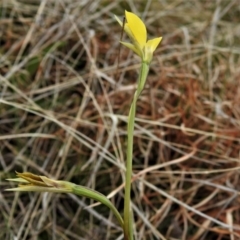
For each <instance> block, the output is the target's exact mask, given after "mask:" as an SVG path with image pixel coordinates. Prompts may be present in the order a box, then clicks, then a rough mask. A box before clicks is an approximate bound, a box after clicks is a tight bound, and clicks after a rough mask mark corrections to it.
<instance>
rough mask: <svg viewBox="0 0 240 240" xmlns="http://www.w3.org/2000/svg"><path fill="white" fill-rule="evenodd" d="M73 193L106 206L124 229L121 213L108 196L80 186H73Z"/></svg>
mask: <svg viewBox="0 0 240 240" xmlns="http://www.w3.org/2000/svg"><path fill="white" fill-rule="evenodd" d="M72 193H74V194H76V195H79V196H83V197H87V198H91V199H93V200H96V201H98V202H100V203H102V204H104V205H105V206H107V207H108V208H110V210H111V211H112V212H113V214H114V215H115V217H116V218H117V220H118V222H119V224H120V226H121V227H122V228H124V224H123V219H122V217H121V215H120V213H119V212H118V210H117V209H116V208H115V207H114V205H113V204H112V203H111V201H110V200H109V199H108V198H107V197H106V196H104V195H103V194H101V193H99V192H97V191H94V190H92V189H90V188H87V187H83V186H79V185H74V186H73V188H72Z"/></svg>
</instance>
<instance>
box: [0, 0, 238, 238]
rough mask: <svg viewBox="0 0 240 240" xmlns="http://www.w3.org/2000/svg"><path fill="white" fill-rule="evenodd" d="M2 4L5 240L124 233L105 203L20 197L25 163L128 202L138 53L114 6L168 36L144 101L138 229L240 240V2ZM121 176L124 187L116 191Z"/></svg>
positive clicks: (137, 151)
mask: <svg viewBox="0 0 240 240" xmlns="http://www.w3.org/2000/svg"><path fill="white" fill-rule="evenodd" d="M144 2H145V1H132V0H126V1H120V0H119V1H103V0H102V1H101V0H98V1H95V0H92V1H87V0H86V1H85V0H81V1H79V0H60V1H56V0H43V1H38V0H21V1H8V0H2V1H1V3H0V4H1V5H0V16H1V18H0V35H1V39H0V41H1V42H0V54H1V55H0V74H1V75H0V142H1V144H0V170H1V171H0V174H1V175H0V177H1V183H0V186H1V192H0V203H1V204H0V229H1V231H0V239H21V240H25V239H39V240H40V239H53V240H54V239H103V240H105V239H114V240H115V239H118V240H120V239H123V236H122V232H121V229H120V228H119V227H118V225H117V224H116V220H115V219H114V217H113V216H112V214H111V213H110V212H109V211H108V209H106V208H105V207H104V206H97V207H95V208H87V209H84V207H85V206H88V205H89V204H90V203H92V202H91V201H89V200H88V199H81V198H78V197H76V196H72V195H69V196H68V195H63V194H62V195H53V194H36V193H22V194H17V193H11V192H4V191H3V190H4V189H5V188H7V187H9V183H7V182H6V181H5V180H4V179H6V178H9V177H12V176H13V175H14V171H32V172H34V173H36V174H40V175H46V176H51V177H54V178H57V179H66V180H69V181H72V182H75V183H77V184H81V185H85V186H88V187H91V188H94V189H96V190H98V191H100V192H102V193H104V194H110V193H111V195H112V201H113V202H114V203H115V204H116V206H117V207H118V208H119V209H120V211H122V209H123V190H122V187H121V186H120V185H121V184H122V181H123V176H124V160H125V149H126V117H127V114H128V109H129V105H130V102H131V99H132V96H133V92H134V89H135V87H136V79H137V72H138V67H139V59H138V58H137V57H136V56H134V55H133V54H132V53H131V52H129V51H128V50H127V49H126V48H122V53H121V61H120V69H119V77H117V76H116V66H117V54H118V46H119V43H118V41H119V36H120V31H121V30H120V29H119V26H118V24H117V23H116V22H115V20H114V18H113V14H117V15H118V16H122V15H123V13H124V9H127V10H131V11H133V12H134V13H136V14H138V15H140V16H142V18H143V19H146V25H147V26H148V29H149V32H150V33H151V37H157V36H163V42H162V44H161V46H160V47H159V48H158V50H157V51H156V54H155V58H154V61H153V63H152V67H151V72H150V76H149V78H148V83H147V86H146V89H145V91H144V92H143V94H142V96H141V99H140V100H139V103H138V109H137V121H136V131H135V143H134V166H133V168H134V174H135V177H134V178H133V181H134V182H133V192H132V196H133V209H134V215H135V221H136V225H135V229H136V231H135V238H136V239H139V240H140V239H146V240H151V239H179V240H185V239H186V240H204V239H218V240H224V239H231V240H236V239H240V224H239V223H240V209H239V208H240V207H239V206H240V198H239V192H238V191H239V182H240V178H239V169H240V160H239V149H240V147H239V146H240V145H239V140H240V107H239V102H240V68H239V66H240V25H239V22H240V5H239V1H238V0H235V1H234V0H229V1H216V2H215V1H201V0H198V1H197V0H191V1H184V0H175V1H170V0H169V1H164V0H152V1H146V2H148V4H143V3H144ZM119 186H120V187H119Z"/></svg>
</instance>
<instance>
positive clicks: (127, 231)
mask: <svg viewBox="0 0 240 240" xmlns="http://www.w3.org/2000/svg"><path fill="white" fill-rule="evenodd" d="M148 70H149V65H148V64H147V63H145V62H142V65H141V70H140V75H139V79H138V87H137V90H136V92H135V94H134V97H133V101H132V104H131V108H130V111H129V115H128V127H127V132H128V139H127V163H126V180H125V181H126V183H125V195H124V237H125V239H126V240H128V239H130V240H133V229H132V228H133V224H132V220H133V219H132V214H131V207H130V203H131V177H132V156H133V136H134V122H135V115H136V105H137V100H138V97H139V95H140V94H141V92H142V90H143V88H144V85H145V82H146V79H147V75H148Z"/></svg>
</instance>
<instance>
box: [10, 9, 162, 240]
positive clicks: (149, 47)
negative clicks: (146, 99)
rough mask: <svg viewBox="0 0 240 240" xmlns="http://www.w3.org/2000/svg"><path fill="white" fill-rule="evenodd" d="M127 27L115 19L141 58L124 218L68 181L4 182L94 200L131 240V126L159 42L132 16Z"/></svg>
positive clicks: (31, 177) (25, 177)
mask: <svg viewBox="0 0 240 240" xmlns="http://www.w3.org/2000/svg"><path fill="white" fill-rule="evenodd" d="M125 17H126V21H127V22H126V23H125V24H123V22H122V21H121V20H120V19H119V18H118V17H117V16H115V18H116V20H117V21H118V23H119V24H120V26H121V27H122V28H123V29H124V31H125V32H126V33H127V35H128V36H129V38H130V39H131V41H132V43H128V42H121V43H122V44H123V45H124V46H126V47H128V48H129V49H131V50H132V51H133V52H134V53H136V54H137V55H138V56H139V57H140V58H141V69H140V73H139V79H138V84H137V89H136V91H135V94H134V96H133V101H132V104H131V107H130V111H129V115H128V126H127V133H128V139H127V160H126V177H125V195H124V215H123V218H122V216H121V215H120V213H119V211H118V210H117V209H116V208H115V206H114V205H113V204H112V203H111V201H110V200H109V199H108V198H107V197H106V196H104V195H102V194H101V193H99V192H97V191H95V190H92V189H89V188H87V187H84V186H80V185H76V184H74V183H71V182H67V181H58V180H53V179H50V178H47V177H45V176H38V175H35V174H32V173H28V172H24V173H17V178H14V179H7V180H10V181H14V182H18V183H19V186H18V187H17V188H11V189H6V190H7V191H27V192H30V191H34V192H55V193H73V194H76V195H79V196H83V197H87V198H90V199H93V200H96V201H98V202H100V203H102V204H104V205H106V206H107V207H108V208H109V209H110V210H111V211H112V212H113V213H114V215H115V217H116V219H117V220H118V222H119V225H120V226H121V227H122V228H123V232H124V239H125V240H133V221H132V220H133V219H132V211H131V205H130V204H131V197H130V192H131V178H132V156H133V136H134V122H135V114H136V105H137V100H138V98H139V96H140V94H141V92H142V90H143V88H144V86H145V83H146V79H147V75H148V71H149V65H150V63H151V61H152V58H153V53H154V51H155V50H156V48H157V46H158V45H159V43H160V42H161V39H162V38H161V37H158V38H154V39H152V40H148V41H147V30H146V27H145V24H144V23H143V22H142V20H141V19H140V18H139V17H138V16H137V15H135V14H134V13H131V12H128V11H125Z"/></svg>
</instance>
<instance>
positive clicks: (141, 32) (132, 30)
mask: <svg viewBox="0 0 240 240" xmlns="http://www.w3.org/2000/svg"><path fill="white" fill-rule="evenodd" d="M125 16H126V20H127V22H126V23H125V25H124V31H125V32H126V33H127V35H128V36H129V37H130V39H131V40H132V43H127V42H121V43H122V44H123V45H125V46H126V47H128V48H130V49H131V50H133V51H134V52H135V53H136V54H137V55H138V56H140V57H141V59H142V61H143V62H147V63H148V64H149V63H150V62H151V60H152V57H153V52H154V51H155V50H156V48H157V46H158V44H159V43H160V42H161V40H162V37H158V38H154V39H152V40H148V41H147V30H146V26H145V24H144V23H143V21H142V20H141V19H140V18H139V17H138V16H137V15H135V14H134V13H131V12H128V11H125ZM115 18H116V20H117V21H118V23H119V24H120V25H121V26H123V23H122V21H121V20H120V19H119V18H118V17H117V16H115Z"/></svg>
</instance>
